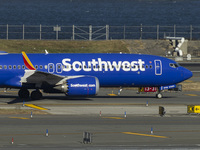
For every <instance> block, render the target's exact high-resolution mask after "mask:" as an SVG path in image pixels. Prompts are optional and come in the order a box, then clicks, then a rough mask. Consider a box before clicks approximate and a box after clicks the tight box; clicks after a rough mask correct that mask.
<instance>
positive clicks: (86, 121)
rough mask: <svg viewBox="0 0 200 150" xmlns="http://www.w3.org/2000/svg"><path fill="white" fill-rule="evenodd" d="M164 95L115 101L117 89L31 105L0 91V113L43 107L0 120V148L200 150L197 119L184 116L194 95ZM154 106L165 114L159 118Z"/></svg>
mask: <svg viewBox="0 0 200 150" xmlns="http://www.w3.org/2000/svg"><path fill="white" fill-rule="evenodd" d="M163 96H164V97H163V98H162V99H157V98H155V93H152V94H136V89H124V90H123V91H122V92H121V94H120V95H119V96H118V89H115V88H113V89H112V88H103V89H100V93H99V95H97V96H95V97H73V98H67V97H66V96H65V95H63V94H58V95H57V94H56V95H48V94H45V95H44V99H41V100H36V101H31V100H21V99H18V98H17V91H16V90H11V91H7V92H3V89H2V90H1V92H0V109H7V110H8V109H12V110H13V109H14V110H16V111H18V110H23V109H26V110H35V109H40V108H41V109H42V108H44V109H47V110H41V111H43V112H47V113H48V114H45V115H44V114H43V115H36V114H34V113H33V114H32V118H31V114H28V113H27V114H17V115H16V114H9V115H8V114H2V115H0V120H1V124H0V127H1V128H0V149H13V148H15V149H36V148H37V149H55V148H59V149H103V150H104V149H199V148H200V141H199V138H200V136H199V135H200V126H199V124H200V116H199V115H197V114H190V115H189V114H187V105H200V100H199V98H200V94H199V92H198V91H185V92H177V93H175V92H171V93H163ZM23 104H24V105H27V106H23ZM29 104H33V105H34V106H37V107H39V108H33V107H29V106H30V105H29ZM159 106H163V107H164V108H165V110H166V115H165V116H163V117H160V116H159V114H158V109H159ZM100 112H101V113H100ZM47 130H48V136H46V132H47ZM83 132H89V133H91V134H92V143H91V144H83ZM12 138H13V144H12Z"/></svg>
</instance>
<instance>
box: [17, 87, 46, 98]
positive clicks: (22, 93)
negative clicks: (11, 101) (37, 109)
mask: <svg viewBox="0 0 200 150" xmlns="http://www.w3.org/2000/svg"><path fill="white" fill-rule="evenodd" d="M18 96H19V98H25V99H27V98H29V96H30V92H29V91H28V90H27V89H20V90H19V92H18ZM41 98H42V93H41V92H40V91H39V90H38V89H37V90H35V91H32V92H31V99H32V100H38V99H41Z"/></svg>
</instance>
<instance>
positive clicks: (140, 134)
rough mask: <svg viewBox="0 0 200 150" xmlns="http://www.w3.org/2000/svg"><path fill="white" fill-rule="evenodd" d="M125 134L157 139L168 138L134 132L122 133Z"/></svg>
mask: <svg viewBox="0 0 200 150" xmlns="http://www.w3.org/2000/svg"><path fill="white" fill-rule="evenodd" d="M122 133H124V134H131V135H139V136H149V137H156V138H168V137H166V136H159V135H153V134H142V133H134V132H122Z"/></svg>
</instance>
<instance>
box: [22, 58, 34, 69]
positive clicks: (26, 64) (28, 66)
mask: <svg viewBox="0 0 200 150" xmlns="http://www.w3.org/2000/svg"><path fill="white" fill-rule="evenodd" d="M23 60H24V64H25V66H26V67H27V68H28V69H30V70H35V68H33V67H31V66H30V65H29V63H28V62H27V61H26V59H25V58H24V56H23Z"/></svg>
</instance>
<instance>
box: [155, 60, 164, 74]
mask: <svg viewBox="0 0 200 150" xmlns="http://www.w3.org/2000/svg"><path fill="white" fill-rule="evenodd" d="M154 63H155V74H156V75H162V62H161V60H154Z"/></svg>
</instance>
